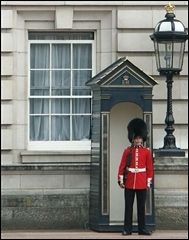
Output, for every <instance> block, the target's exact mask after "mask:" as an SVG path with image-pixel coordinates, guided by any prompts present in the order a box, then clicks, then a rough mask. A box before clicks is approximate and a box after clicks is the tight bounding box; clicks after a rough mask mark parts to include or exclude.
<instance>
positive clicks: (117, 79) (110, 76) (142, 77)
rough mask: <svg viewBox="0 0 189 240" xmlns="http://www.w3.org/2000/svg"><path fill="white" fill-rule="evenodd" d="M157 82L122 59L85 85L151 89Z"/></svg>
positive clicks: (125, 59)
mask: <svg viewBox="0 0 189 240" xmlns="http://www.w3.org/2000/svg"><path fill="white" fill-rule="evenodd" d="M155 84H157V82H156V81H155V80H154V79H153V78H152V77H150V76H149V75H147V74H146V73H144V72H143V71H142V70H141V69H139V68H138V67H136V66H135V65H134V64H132V63H131V62H130V61H129V60H128V59H127V58H125V57H123V58H120V59H118V60H117V61H116V62H114V63H113V64H111V65H110V66H108V67H107V68H106V69H104V70H103V71H101V72H100V73H98V74H97V75H96V76H94V77H93V78H92V79H90V80H89V81H88V82H87V83H86V85H87V86H91V87H92V88H94V87H95V86H96V87H97V86H100V87H122V88H125V87H139V86H140V87H148V86H149V87H153V86H154V85H155Z"/></svg>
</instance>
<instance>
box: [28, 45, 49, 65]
mask: <svg viewBox="0 0 189 240" xmlns="http://www.w3.org/2000/svg"><path fill="white" fill-rule="evenodd" d="M49 53H50V46H49V44H31V52H30V68H32V69H38V68H42V69H44V68H49V62H50V57H49Z"/></svg>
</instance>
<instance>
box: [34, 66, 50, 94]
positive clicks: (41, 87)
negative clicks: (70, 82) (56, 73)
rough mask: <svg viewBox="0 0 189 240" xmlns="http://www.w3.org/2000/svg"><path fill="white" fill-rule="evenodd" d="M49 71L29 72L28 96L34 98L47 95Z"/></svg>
mask: <svg viewBox="0 0 189 240" xmlns="http://www.w3.org/2000/svg"><path fill="white" fill-rule="evenodd" d="M49 78H50V77H49V71H47V70H44V71H43V70H37V71H34V70H31V71H30V94H31V95H35V96H41V95H42V96H43V95H49V88H50V87H49Z"/></svg>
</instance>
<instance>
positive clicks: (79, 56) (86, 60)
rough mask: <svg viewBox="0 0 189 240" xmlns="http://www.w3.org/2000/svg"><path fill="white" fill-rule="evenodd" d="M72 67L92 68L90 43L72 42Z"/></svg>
mask: <svg viewBox="0 0 189 240" xmlns="http://www.w3.org/2000/svg"><path fill="white" fill-rule="evenodd" d="M73 68H75V69H79V68H81V69H85V68H92V46H91V44H73Z"/></svg>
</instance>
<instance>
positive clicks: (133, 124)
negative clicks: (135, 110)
mask: <svg viewBox="0 0 189 240" xmlns="http://www.w3.org/2000/svg"><path fill="white" fill-rule="evenodd" d="M127 130H128V139H129V141H130V142H131V143H132V141H133V139H134V138H135V137H137V136H140V137H142V139H143V142H145V141H146V139H147V135H148V132H147V125H146V123H145V122H144V121H143V120H142V119H140V118H134V119H133V120H131V121H130V122H129V124H128V126H127Z"/></svg>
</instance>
